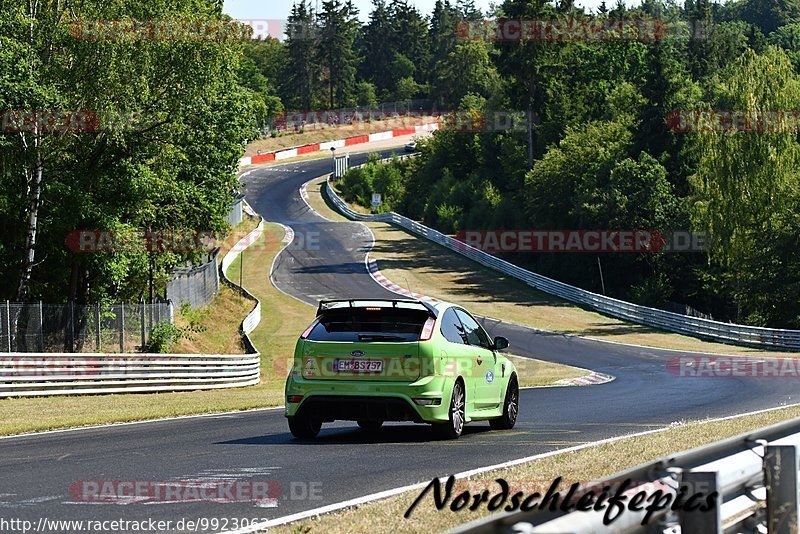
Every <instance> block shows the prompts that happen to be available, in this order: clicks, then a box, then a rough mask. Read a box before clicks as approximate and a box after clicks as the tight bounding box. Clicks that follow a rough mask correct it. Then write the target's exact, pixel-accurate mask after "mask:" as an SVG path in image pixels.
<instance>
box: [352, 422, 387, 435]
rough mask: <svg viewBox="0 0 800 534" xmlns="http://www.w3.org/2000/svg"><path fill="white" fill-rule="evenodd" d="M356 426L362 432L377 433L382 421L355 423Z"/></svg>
mask: <svg viewBox="0 0 800 534" xmlns="http://www.w3.org/2000/svg"><path fill="white" fill-rule="evenodd" d="M357 423H358V426H359V427H360V428H361V430H363V431H364V432H370V433H372V432H377V431H378V430H380V429H381V427H382V426H383V421H357Z"/></svg>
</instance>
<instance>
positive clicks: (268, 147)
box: [245, 117, 436, 156]
mask: <svg viewBox="0 0 800 534" xmlns="http://www.w3.org/2000/svg"><path fill="white" fill-rule="evenodd" d="M435 120H436V118H435V117H400V118H396V119H386V120H378V121H372V122H369V123H368V122H362V123H357V124H348V125H344V126H334V127H324V128H320V129H318V130H312V129H307V130H306V131H304V132H303V133H286V134H282V135H281V136H279V137H270V138H268V139H257V140H255V141H253V142H252V143H250V144H249V145H247V150H246V152H245V156H255V155H256V154H258V151H259V150H261V153H262V154H265V153H267V152H274V151H276V150H281V149H284V148H292V147H296V146H301V145H307V144H311V143H324V142H326V141H336V140H338V139H345V138H347V137H353V136H356V135H368V134H370V133H376V132H388V131H389V130H394V129H397V128H407V127H411V126H416V125H419V124H427V123H429V122H434V121H435Z"/></svg>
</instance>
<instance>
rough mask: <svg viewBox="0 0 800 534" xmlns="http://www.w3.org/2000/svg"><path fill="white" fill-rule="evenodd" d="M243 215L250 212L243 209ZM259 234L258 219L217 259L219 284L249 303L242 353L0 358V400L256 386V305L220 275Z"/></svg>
mask: <svg viewBox="0 0 800 534" xmlns="http://www.w3.org/2000/svg"><path fill="white" fill-rule="evenodd" d="M245 211H246V212H248V213H250V212H252V209H250V207H249V206H245ZM263 231H264V221H263V219H262V220H261V221H260V223H259V225H258V227H257V228H256V229H255V230H253V231H252V232H250V233H249V234H248V235H247V236H245V237H244V238H242V239H241V240H240V241H239V242H238V243H237V244H236V245H235V246H234V247H233V249H231V251H230V252H228V254H226V255H225V257H224V258H223V259H222V262H221V266H220V269H221V270H222V275H223V280H225V282H226V283H228V284H230V285H231V286H232V287H233V288H234V289H236V290H237V291H239V292H241V293H242V294H244V295H245V296H247V297H248V298H250V299H251V300H253V301H254V302H255V307H254V308H253V311H251V312H250V314H248V316H247V318H245V320H244V321H243V322H242V325H241V327H240V328H241V331H242V334H243V337H244V339H245V344H246V345H247V348H248V351H249V353H248V354H83V353H80V354H63V353H62V354H55V353H6V354H2V355H1V356H0V398H2V397H23V396H51V395H89V394H109V393H145V392H158V391H186V390H199V389H223V388H235V387H243V386H252V385H255V384H258V383H259V381H260V380H261V356H260V354H259V353H258V351H257V350H256V348H255V346H253V342H252V341H251V340H250V337H249V334H250V333H251V332H252V331H253V330H254V329H255V327H256V326H257V325H258V323H259V322H260V320H261V302H260V301H259V300H258V299H257V298H255V297H254V296H253V295H251V294H250V293H249V292H247V290H245V289H244V288H242V287H239V286H238V285H236V284H234V283H233V282H232V281H230V280H229V279H228V278H227V276H225V271H226V270H227V268H228V267H230V265H231V263H233V261H234V260H235V259H236V257H238V256H239V254H241V252H242V251H243V250H244V249H245V248H247V246H249V245H251V244H252V243H254V242H255V241H257V240H258V238H259V237H260V236H261V234H262V233H263Z"/></svg>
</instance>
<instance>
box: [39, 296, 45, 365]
mask: <svg viewBox="0 0 800 534" xmlns="http://www.w3.org/2000/svg"><path fill="white" fill-rule="evenodd" d="M43 308H44V304H42V301H41V300H40V301H39V350H41V351H42V352H44V310H43Z"/></svg>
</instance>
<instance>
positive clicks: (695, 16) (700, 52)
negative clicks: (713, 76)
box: [689, 0, 717, 79]
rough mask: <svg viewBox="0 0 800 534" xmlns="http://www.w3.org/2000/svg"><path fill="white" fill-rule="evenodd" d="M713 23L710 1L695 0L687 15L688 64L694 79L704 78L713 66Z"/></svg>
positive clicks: (714, 63)
mask: <svg viewBox="0 0 800 534" xmlns="http://www.w3.org/2000/svg"><path fill="white" fill-rule="evenodd" d="M713 25H714V18H713V15H712V12H711V2H710V1H709V0H697V1H696V2H695V5H694V9H693V10H692V11H691V12H690V16H689V30H690V32H691V35H690V36H689V66H690V68H691V69H692V75H694V77H695V79H702V78H705V77H706V76H707V75H708V74H709V73H710V72H711V71H712V69H713V68H715V67H714V65H716V59H717V58H716V57H715V54H714V40H713V35H712V30H713Z"/></svg>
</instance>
